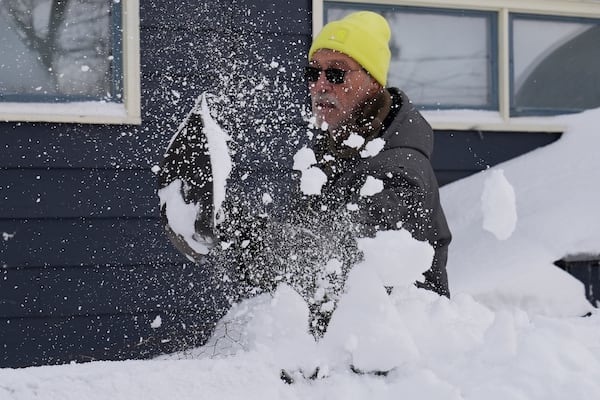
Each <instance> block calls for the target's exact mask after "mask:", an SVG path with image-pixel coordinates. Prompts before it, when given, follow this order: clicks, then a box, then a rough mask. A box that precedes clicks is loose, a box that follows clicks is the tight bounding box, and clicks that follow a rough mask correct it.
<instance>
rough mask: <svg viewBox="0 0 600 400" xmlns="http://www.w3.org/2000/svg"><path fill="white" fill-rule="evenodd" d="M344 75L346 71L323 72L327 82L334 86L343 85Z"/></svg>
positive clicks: (328, 70) (331, 69)
mask: <svg viewBox="0 0 600 400" xmlns="http://www.w3.org/2000/svg"><path fill="white" fill-rule="evenodd" d="M345 75H346V71H344V70H343V69H337V68H329V69H326V70H325V76H326V77H327V80H328V81H329V82H331V83H333V84H336V85H338V84H340V83H344V77H345Z"/></svg>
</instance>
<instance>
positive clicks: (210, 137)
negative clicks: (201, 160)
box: [200, 95, 232, 226]
mask: <svg viewBox="0 0 600 400" xmlns="http://www.w3.org/2000/svg"><path fill="white" fill-rule="evenodd" d="M200 115H202V122H203V123H204V132H205V134H206V142H207V145H208V150H209V152H210V164H211V171H212V178H213V207H214V208H213V210H214V222H215V226H216V225H218V224H220V223H221V222H223V220H224V215H223V214H222V213H221V206H222V204H223V201H224V200H225V195H226V192H227V178H229V174H230V173H231V168H232V162H231V157H230V155H229V147H228V146H227V141H229V140H230V138H229V135H227V134H226V133H225V132H224V131H223V129H221V127H220V126H219V124H217V123H216V122H215V120H214V119H213V118H212V116H211V115H210V110H209V108H208V103H207V101H206V95H202V97H201V108H200Z"/></svg>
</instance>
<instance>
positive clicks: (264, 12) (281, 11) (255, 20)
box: [232, 0, 312, 35]
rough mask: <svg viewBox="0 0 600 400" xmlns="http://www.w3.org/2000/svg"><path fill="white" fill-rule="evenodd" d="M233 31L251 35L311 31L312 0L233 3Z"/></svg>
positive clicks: (243, 0)
mask: <svg viewBox="0 0 600 400" xmlns="http://www.w3.org/2000/svg"><path fill="white" fill-rule="evenodd" d="M234 4H235V5H234V7H232V8H233V10H232V11H233V14H232V19H233V28H234V29H241V30H243V31H249V32H273V33H300V34H306V35H310V34H311V32H312V12H311V10H312V2H311V0H278V1H277V2H272V3H270V4H265V2H264V1H263V0H234Z"/></svg>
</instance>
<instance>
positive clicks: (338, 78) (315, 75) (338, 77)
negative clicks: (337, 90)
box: [304, 67, 360, 85]
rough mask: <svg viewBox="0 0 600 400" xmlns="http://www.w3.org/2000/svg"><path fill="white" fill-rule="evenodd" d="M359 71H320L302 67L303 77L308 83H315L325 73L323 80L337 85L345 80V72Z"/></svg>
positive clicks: (333, 69) (335, 69)
mask: <svg viewBox="0 0 600 400" xmlns="http://www.w3.org/2000/svg"><path fill="white" fill-rule="evenodd" d="M353 71H360V70H358V69H350V70H343V69H339V68H327V69H320V68H316V67H304V77H305V78H306V80H307V81H309V82H316V81H318V80H319V77H320V76H321V72H325V78H327V81H328V82H329V83H333V84H334V85H339V84H340V83H344V82H345V80H346V72H353Z"/></svg>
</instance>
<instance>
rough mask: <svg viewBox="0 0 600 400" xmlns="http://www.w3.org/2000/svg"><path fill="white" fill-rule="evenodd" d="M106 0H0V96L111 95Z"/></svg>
mask: <svg viewBox="0 0 600 400" xmlns="http://www.w3.org/2000/svg"><path fill="white" fill-rule="evenodd" d="M111 6H112V1H111V0H2V1H0V51H1V52H2V54H3V57H2V61H1V62H0V98H1V99H3V100H16V101H27V100H35V101H39V100H40V99H44V98H45V100H46V101H50V100H53V101H65V100H72V99H90V98H92V99H107V100H112V101H114V100H115V97H118V93H116V92H117V91H118V89H117V90H115V88H114V87H113V86H114V82H113V81H114V79H113V54H112V53H113V43H112V42H113V40H112V16H111Z"/></svg>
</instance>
